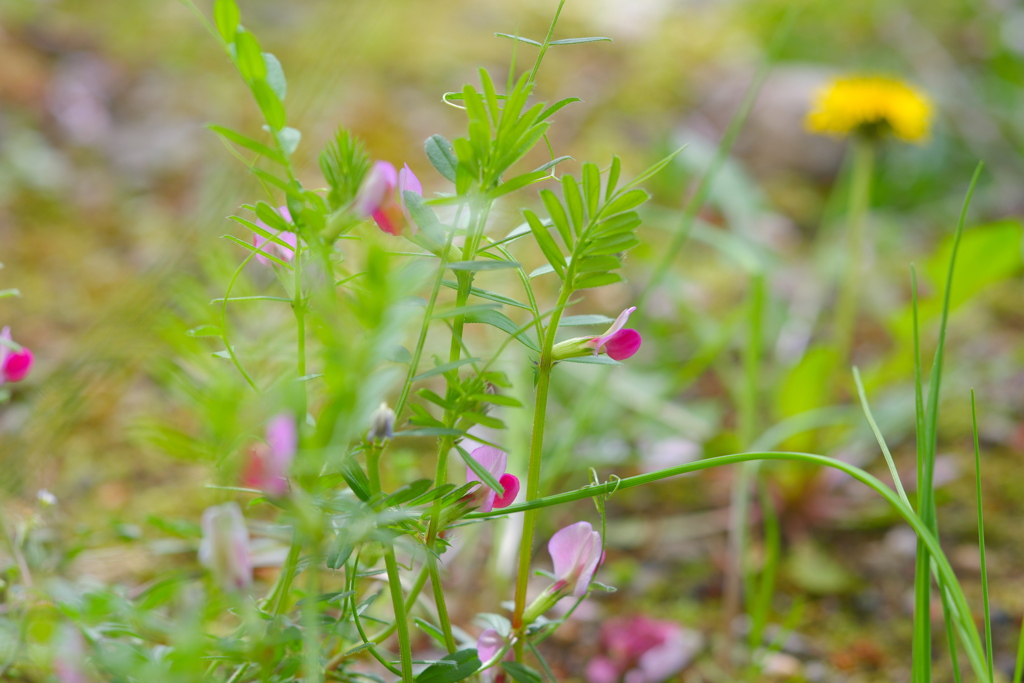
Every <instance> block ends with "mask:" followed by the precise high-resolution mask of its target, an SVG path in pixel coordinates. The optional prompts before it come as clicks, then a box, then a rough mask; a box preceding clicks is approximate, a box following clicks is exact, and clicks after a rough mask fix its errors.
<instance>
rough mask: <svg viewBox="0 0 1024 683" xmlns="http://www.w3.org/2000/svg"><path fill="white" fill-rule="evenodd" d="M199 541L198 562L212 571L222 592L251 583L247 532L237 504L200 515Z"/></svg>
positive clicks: (230, 504) (223, 506)
mask: <svg viewBox="0 0 1024 683" xmlns="http://www.w3.org/2000/svg"><path fill="white" fill-rule="evenodd" d="M202 526H203V539H202V541H200V542H199V562H200V563H201V564H202V565H204V566H205V567H207V568H209V570H210V571H211V572H213V576H214V580H216V581H217V583H218V584H219V585H220V586H221V588H223V589H224V590H226V591H232V590H241V589H243V588H246V587H248V586H249V584H251V583H252V559H251V557H250V555H249V531H248V530H247V529H246V528H245V518H244V517H243V516H242V509H241V508H239V507H238V503H224V504H223V505H215V506H213V507H208V508H206V511H205V512H203V524H202Z"/></svg>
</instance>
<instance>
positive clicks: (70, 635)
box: [53, 624, 89, 683]
mask: <svg viewBox="0 0 1024 683" xmlns="http://www.w3.org/2000/svg"><path fill="white" fill-rule="evenodd" d="M55 645H56V647H55V652H54V655H55V657H54V660H53V673H54V675H56V677H57V680H58V681H59V682H60V683H87V682H88V680H89V677H88V675H87V674H86V670H85V639H84V638H82V632H81V631H79V630H78V629H77V628H75V627H74V626H71V625H69V624H64V625H63V626H61V629H60V631H59V632H58V635H57V638H56V643H55Z"/></svg>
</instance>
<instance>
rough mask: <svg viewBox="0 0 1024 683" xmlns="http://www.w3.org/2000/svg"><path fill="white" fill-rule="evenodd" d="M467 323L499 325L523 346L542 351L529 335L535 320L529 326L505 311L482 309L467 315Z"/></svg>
mask: <svg viewBox="0 0 1024 683" xmlns="http://www.w3.org/2000/svg"><path fill="white" fill-rule="evenodd" d="M466 322H467V323H482V324H484V325H491V326H492V327H497V328H498V329H499V330H502V331H503V332H506V333H507V334H509V335H511V336H512V337H514V338H515V339H516V341H518V342H521V343H522V344H523V346H525V347H526V348H528V349H530V350H531V351H535V352H537V353H540V347H539V346H537V343H536V342H535V341H534V340H533V339H532V338H531V337H530V336H529V334H528V332H529V328H530V327H532V325H533V322H530V323H529V324H528V325H527V326H525V327H524V326H522V325H516V324H515V323H514V322H512V320H510V319H509V318H508V316H506V315H505V314H503V313H500V312H498V311H480V312H479V313H473V314H472V315H467V316H466Z"/></svg>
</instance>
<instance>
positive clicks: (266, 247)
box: [252, 206, 299, 266]
mask: <svg viewBox="0 0 1024 683" xmlns="http://www.w3.org/2000/svg"><path fill="white" fill-rule="evenodd" d="M277 212H278V213H279V214H281V217H282V218H284V219H285V220H286V221H288V222H289V223H291V221H292V214H291V212H290V211H288V207H287V206H279V207H277ZM253 222H254V223H256V225H258V226H260V227H261V228H263V229H264V230H266V231H267V232H270V233H273V232H274V231H273V229H272V228H271V227H270V226H269V225H267V224H266V223H264V222H263V221H261V220H260V219H258V218H257V219H256V220H255V221H253ZM276 237H277V239H279V240H281V241H282V242H286V243H288V244H290V245H291V249H289V248H288V247H285V246H282V245H280V244H278V243H277V242H271V241H270V240H269V239H267V238H266V237H264V236H262V235H258V234H256V233H253V236H252V243H253V245H255V247H256V248H257V249H260V250H262V251H264V252H266V253H268V254H270V255H271V256H276V257H278V258H279V259H281V260H282V261H291V260H292V259H293V258H295V249H296V247H297V246H298V243H299V239H298V237H296V235H295V233H294V232H288V231H287V230H282V231H280V232H278V233H276ZM256 260H257V261H259V262H260V263H261V264H263V265H265V266H269V265H270V264H271V263H272V261H271V260H270V259H268V258H267V257H266V256H264V255H263V254H256Z"/></svg>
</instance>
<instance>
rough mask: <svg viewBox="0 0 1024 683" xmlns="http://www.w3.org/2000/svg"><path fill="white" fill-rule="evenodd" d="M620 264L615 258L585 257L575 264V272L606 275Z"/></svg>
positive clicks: (607, 256) (609, 256)
mask: <svg viewBox="0 0 1024 683" xmlns="http://www.w3.org/2000/svg"><path fill="white" fill-rule="evenodd" d="M620 265H621V264H620V263H619V259H618V257H616V256H611V255H604V256H589V255H588V256H586V257H585V258H581V259H580V260H579V261H578V262H577V263H576V272H577V273H578V274H582V273H607V272H608V271H612V270H615V269H616V268H618V267H619V266H620Z"/></svg>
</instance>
